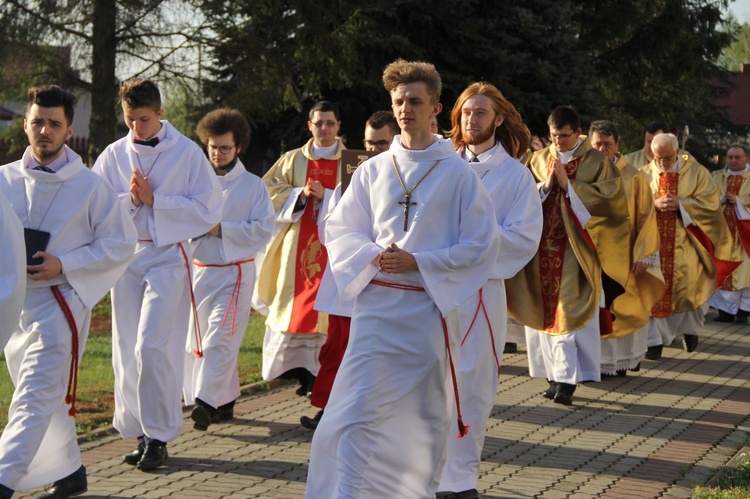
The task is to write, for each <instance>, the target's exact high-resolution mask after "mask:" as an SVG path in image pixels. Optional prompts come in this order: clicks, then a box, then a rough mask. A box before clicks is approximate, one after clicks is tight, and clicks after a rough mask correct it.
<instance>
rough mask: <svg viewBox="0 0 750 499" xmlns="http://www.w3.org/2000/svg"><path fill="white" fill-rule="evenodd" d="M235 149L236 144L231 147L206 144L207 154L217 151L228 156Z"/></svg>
mask: <svg viewBox="0 0 750 499" xmlns="http://www.w3.org/2000/svg"><path fill="white" fill-rule="evenodd" d="M235 147H237V145H236V144H235V145H231V146H215V145H213V144H208V152H209V153H214V152H216V151H219V152H220V153H221V154H229V153H230V152H232V149H234V148H235Z"/></svg>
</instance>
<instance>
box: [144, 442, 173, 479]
mask: <svg viewBox="0 0 750 499" xmlns="http://www.w3.org/2000/svg"><path fill="white" fill-rule="evenodd" d="M167 457H169V454H168V453H167V444H166V443H164V442H161V441H159V440H151V441H150V442H149V443H147V444H146V450H145V452H144V453H143V457H141V460H140V461H138V464H137V465H136V468H138V469H139V470H141V471H151V470H155V469H156V468H159V467H160V466H164V464H166V462H167Z"/></svg>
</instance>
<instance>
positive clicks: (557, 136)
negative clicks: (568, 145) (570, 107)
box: [549, 132, 575, 140]
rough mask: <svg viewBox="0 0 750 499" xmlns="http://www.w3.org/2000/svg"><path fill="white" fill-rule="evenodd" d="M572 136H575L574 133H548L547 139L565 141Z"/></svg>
mask: <svg viewBox="0 0 750 499" xmlns="http://www.w3.org/2000/svg"><path fill="white" fill-rule="evenodd" d="M573 135H575V132H571V133H550V134H549V139H550V140H556V139H563V140H565V139H569V138H571V137H572V136H573Z"/></svg>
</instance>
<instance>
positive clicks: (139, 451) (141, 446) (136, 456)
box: [122, 437, 146, 466]
mask: <svg viewBox="0 0 750 499" xmlns="http://www.w3.org/2000/svg"><path fill="white" fill-rule="evenodd" d="M144 450H146V441H145V440H144V439H143V437H138V447H136V448H135V450H134V451H133V452H131V453H130V454H125V455H124V456H122V462H123V463H125V464H129V465H131V466H135V465H136V464H138V461H140V460H141V457H142V456H143V451H144Z"/></svg>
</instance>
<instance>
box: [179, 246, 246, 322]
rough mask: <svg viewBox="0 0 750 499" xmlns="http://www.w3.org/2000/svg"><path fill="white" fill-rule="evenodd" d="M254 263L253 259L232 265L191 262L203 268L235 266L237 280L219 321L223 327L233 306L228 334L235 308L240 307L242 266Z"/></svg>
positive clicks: (235, 312)
mask: <svg viewBox="0 0 750 499" xmlns="http://www.w3.org/2000/svg"><path fill="white" fill-rule="evenodd" d="M254 261H255V258H248V259H247V260H240V261H239V262H232V263H202V262H199V261H196V260H193V265H195V266H196V267H203V268H207V267H211V268H219V267H231V266H233V265H235V266H237V280H236V281H235V283H234V288H233V289H232V296H230V297H229V305H227V311H226V312H224V319H223V320H222V321H221V327H224V324H226V323H227V319H228V318H229V311H230V310H232V305H234V310H233V311H232V328H231V330H230V334H234V320H235V318H236V317H237V308H238V307H239V305H240V290H241V289H242V264H243V263H250V262H254Z"/></svg>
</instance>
